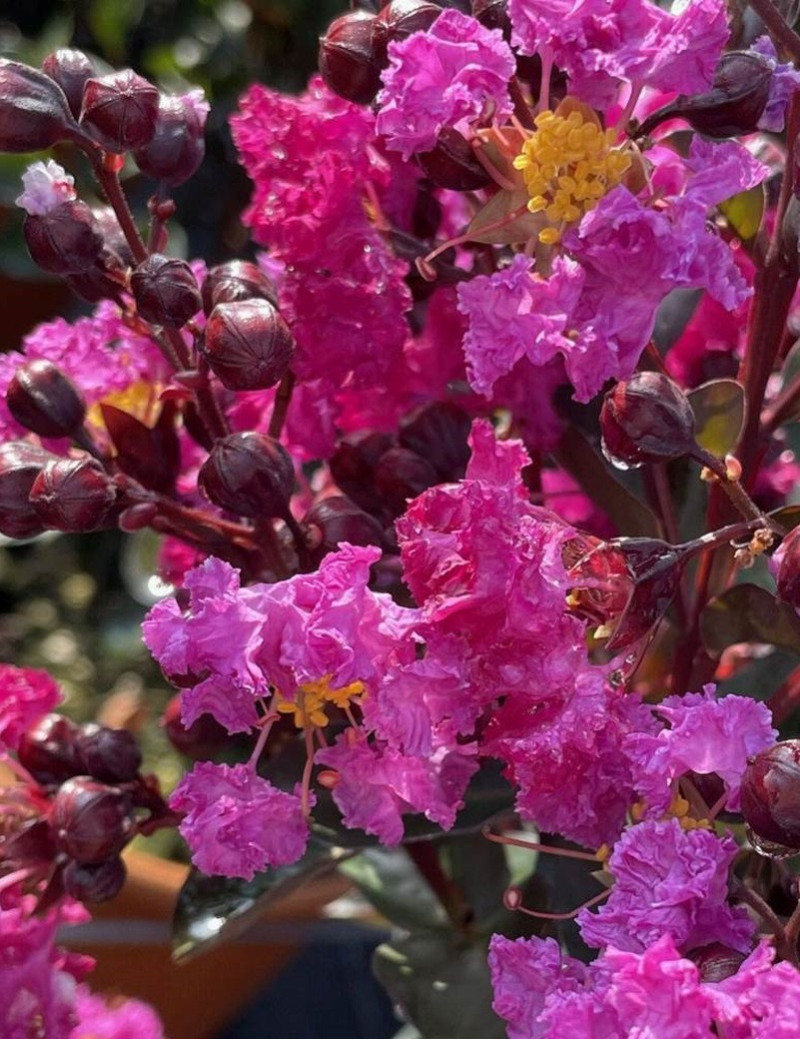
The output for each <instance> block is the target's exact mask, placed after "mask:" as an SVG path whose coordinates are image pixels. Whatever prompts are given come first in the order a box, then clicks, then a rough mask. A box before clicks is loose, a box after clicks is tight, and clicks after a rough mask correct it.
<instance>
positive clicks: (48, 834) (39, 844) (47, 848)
mask: <svg viewBox="0 0 800 1040" xmlns="http://www.w3.org/2000/svg"><path fill="white" fill-rule="evenodd" d="M9 823H10V821H9V820H6V821H5V823H4V828H5V827H8V825H9ZM14 826H15V827H16V824H15V825H14ZM2 848H3V855H2V860H3V866H4V867H5V868H8V867H9V866H12V864H13V867H14V868H15V869H18V868H19V867H25V866H30V865H31V864H32V863H46V864H47V865H48V867H49V866H50V863H51V862H52V860H53V859H54V858H55V856H56V853H57V851H58V850H57V849H56V846H55V838H54V835H53V831H52V828H51V827H50V824H49V823H48V822H47V821H46V820H28V821H27V823H24V824H23V825H22V826H21V827H20V828H19V830H16V829H14V830H13V831H12V832H11V833H10V834H8V833H4V834H3V839H2Z"/></svg>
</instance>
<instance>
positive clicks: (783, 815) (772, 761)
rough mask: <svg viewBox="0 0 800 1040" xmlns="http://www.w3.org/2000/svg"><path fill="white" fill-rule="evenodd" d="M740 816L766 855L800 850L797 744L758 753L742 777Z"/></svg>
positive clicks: (799, 745)
mask: <svg viewBox="0 0 800 1040" xmlns="http://www.w3.org/2000/svg"><path fill="white" fill-rule="evenodd" d="M741 801H742V816H744V819H745V822H746V823H747V826H748V828H749V829H750V831H752V838H751V840H752V841H753V844H754V846H755V848H756V849H757V850H758V851H759V852H763V853H764V854H765V855H770V854H774V853H776V848H775V847H777V853H776V854H777V855H787V854H788V852H787V850H790V849H791V850H798V849H800V740H784V741H782V742H781V743H779V744H774V745H773V746H772V747H771V748H767V749H766V751H760V752H759V753H758V754H757V755H754V756H753V757H752V758H751V759H750V760H749V762H748V763H747V768H746V769H745V771H744V775H743V777H742V790H741Z"/></svg>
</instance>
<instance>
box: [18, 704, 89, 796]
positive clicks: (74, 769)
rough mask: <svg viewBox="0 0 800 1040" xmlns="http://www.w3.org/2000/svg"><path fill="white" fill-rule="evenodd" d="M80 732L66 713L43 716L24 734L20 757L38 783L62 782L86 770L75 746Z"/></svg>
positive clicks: (19, 751)
mask: <svg viewBox="0 0 800 1040" xmlns="http://www.w3.org/2000/svg"><path fill="white" fill-rule="evenodd" d="M79 732H80V729H79V727H78V726H77V725H76V723H74V722H73V721H72V720H71V719H68V718H65V717H64V716H63V715H56V714H55V713H51V714H49V715H44V716H43V717H42V718H40V719H38V720H37V721H36V722H34V724H33V725H32V726H29V727H28V729H27V730H26V731H25V733H24V734H23V736H22V740H21V741H20V745H19V749H18V751H17V757H18V758H19V760H20V762H21V764H22V765H23V766H24V767H25V768H26V769H27V770H28V772H29V773H30V774H31V776H32V777H33V779H34V780H36V781H37V782H38V783H40V784H61V783H63V782H64V781H65V780H68V779H69V778H70V777H71V776H77V775H78V774H79V773H82V772H83V765H82V763H81V759H80V756H79V755H78V748H77V745H76V740H77V737H78V734H79Z"/></svg>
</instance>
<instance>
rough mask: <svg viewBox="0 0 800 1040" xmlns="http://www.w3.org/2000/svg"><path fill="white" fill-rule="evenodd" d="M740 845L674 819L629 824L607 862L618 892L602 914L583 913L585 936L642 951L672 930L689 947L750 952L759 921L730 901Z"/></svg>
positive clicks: (679, 944) (590, 940)
mask: <svg viewBox="0 0 800 1040" xmlns="http://www.w3.org/2000/svg"><path fill="white" fill-rule="evenodd" d="M736 851H737V846H736V843H735V842H734V841H733V840H732V839H731V838H728V837H726V838H723V839H719V838H717V837H716V835H714V834H712V833H711V832H710V831H706V830H702V829H696V830H683V829H682V828H681V825H680V823H679V822H678V821H677V820H676V819H674V818H673V819H668V820H664V821H657V820H645V821H644V822H643V823H640V824H637V825H634V826H632V827H629V828H627V830H625V832H624V833H623V835H622V837H621V838H620V839H619V841H618V842H617V844H616V845H615V846H614V851H613V853H612V855H611V858H610V859H609V863H608V869H609V870H610V871H611V873H612V874H613V875H614V886H613V888H612V889H611V895H610V896H609V897H608V899H607V900H606V902H605V903H604V904H603V905H602V906H601V907H600V909H599V910H598V911H597V912H595V913H590V912H589V911H588V910H582V911H581V913H580V914H579V915H578V924H579V925H580V929H581V934H582V935H583V937H584V939H585V940H586V942H587V943H589V944H590V945H591V946H597V947H607V946H613V947H615V948H616V949H618V950H630V951H632V952H635V953H639V952H642V951H643V950H645V949H646V948H647V947H648V946H649V945H650V944H651V943H654V942H655V941H656V940H657V939H658V938H660V937H661V936H662V935H664V934H665V933H668V934H669V935H670V936H671V937H672V940H673V941H674V943H675V945H676V946H677V947H678V948H680V949H683V950H687V951H688V950H691V949H693V948H694V947H695V946H703V945H706V944H708V943H711V942H721V943H724V944H725V945H727V946H731V947H733V949H735V950H741V951H743V952H746V951H748V950H749V949H750V945H751V941H752V934H753V924H752V922H751V921H750V919H749V917H748V916H747V912H746V911H745V910H743V909H740V908H731V907H730V906H728V903H727V896H728V869H729V867H730V864H731V861H732V860H733V857H734V856H735V855H736Z"/></svg>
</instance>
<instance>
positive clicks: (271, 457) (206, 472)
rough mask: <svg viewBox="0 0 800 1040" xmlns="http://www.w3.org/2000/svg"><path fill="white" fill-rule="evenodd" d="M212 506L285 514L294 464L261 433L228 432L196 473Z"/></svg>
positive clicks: (257, 514)
mask: <svg viewBox="0 0 800 1040" xmlns="http://www.w3.org/2000/svg"><path fill="white" fill-rule="evenodd" d="M198 484H199V486H200V489H201V490H202V491H203V493H204V494H205V495H206V496H207V497H208V498H209V499H210V501H212V502H213V503H214V504H215V505H217V506H221V508H222V509H227V510H228V511H229V512H231V513H238V514H239V516H250V517H258V518H260V519H268V518H270V517H277V516H286V514H287V512H288V509H289V498H290V496H291V493H292V489H293V488H294V466H293V464H292V460H291V458H290V456H289V453H288V452H287V451H286V449H285V448H284V447H283V446H282V445H281V444H279V443H278V441H276V440H274V439H273V438H272V437H267V436H266V434H262V433H252V432H248V433H232V434H230V435H229V436H227V437H223V438H222V439H221V440H218V441H217V442H216V443H215V444H214V447H213V448H212V449H211V454H210V455H209V457H208V459H207V460H206V461H205V462H204V463H203V465H202V466H201V468H200V473H199V474H198Z"/></svg>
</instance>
